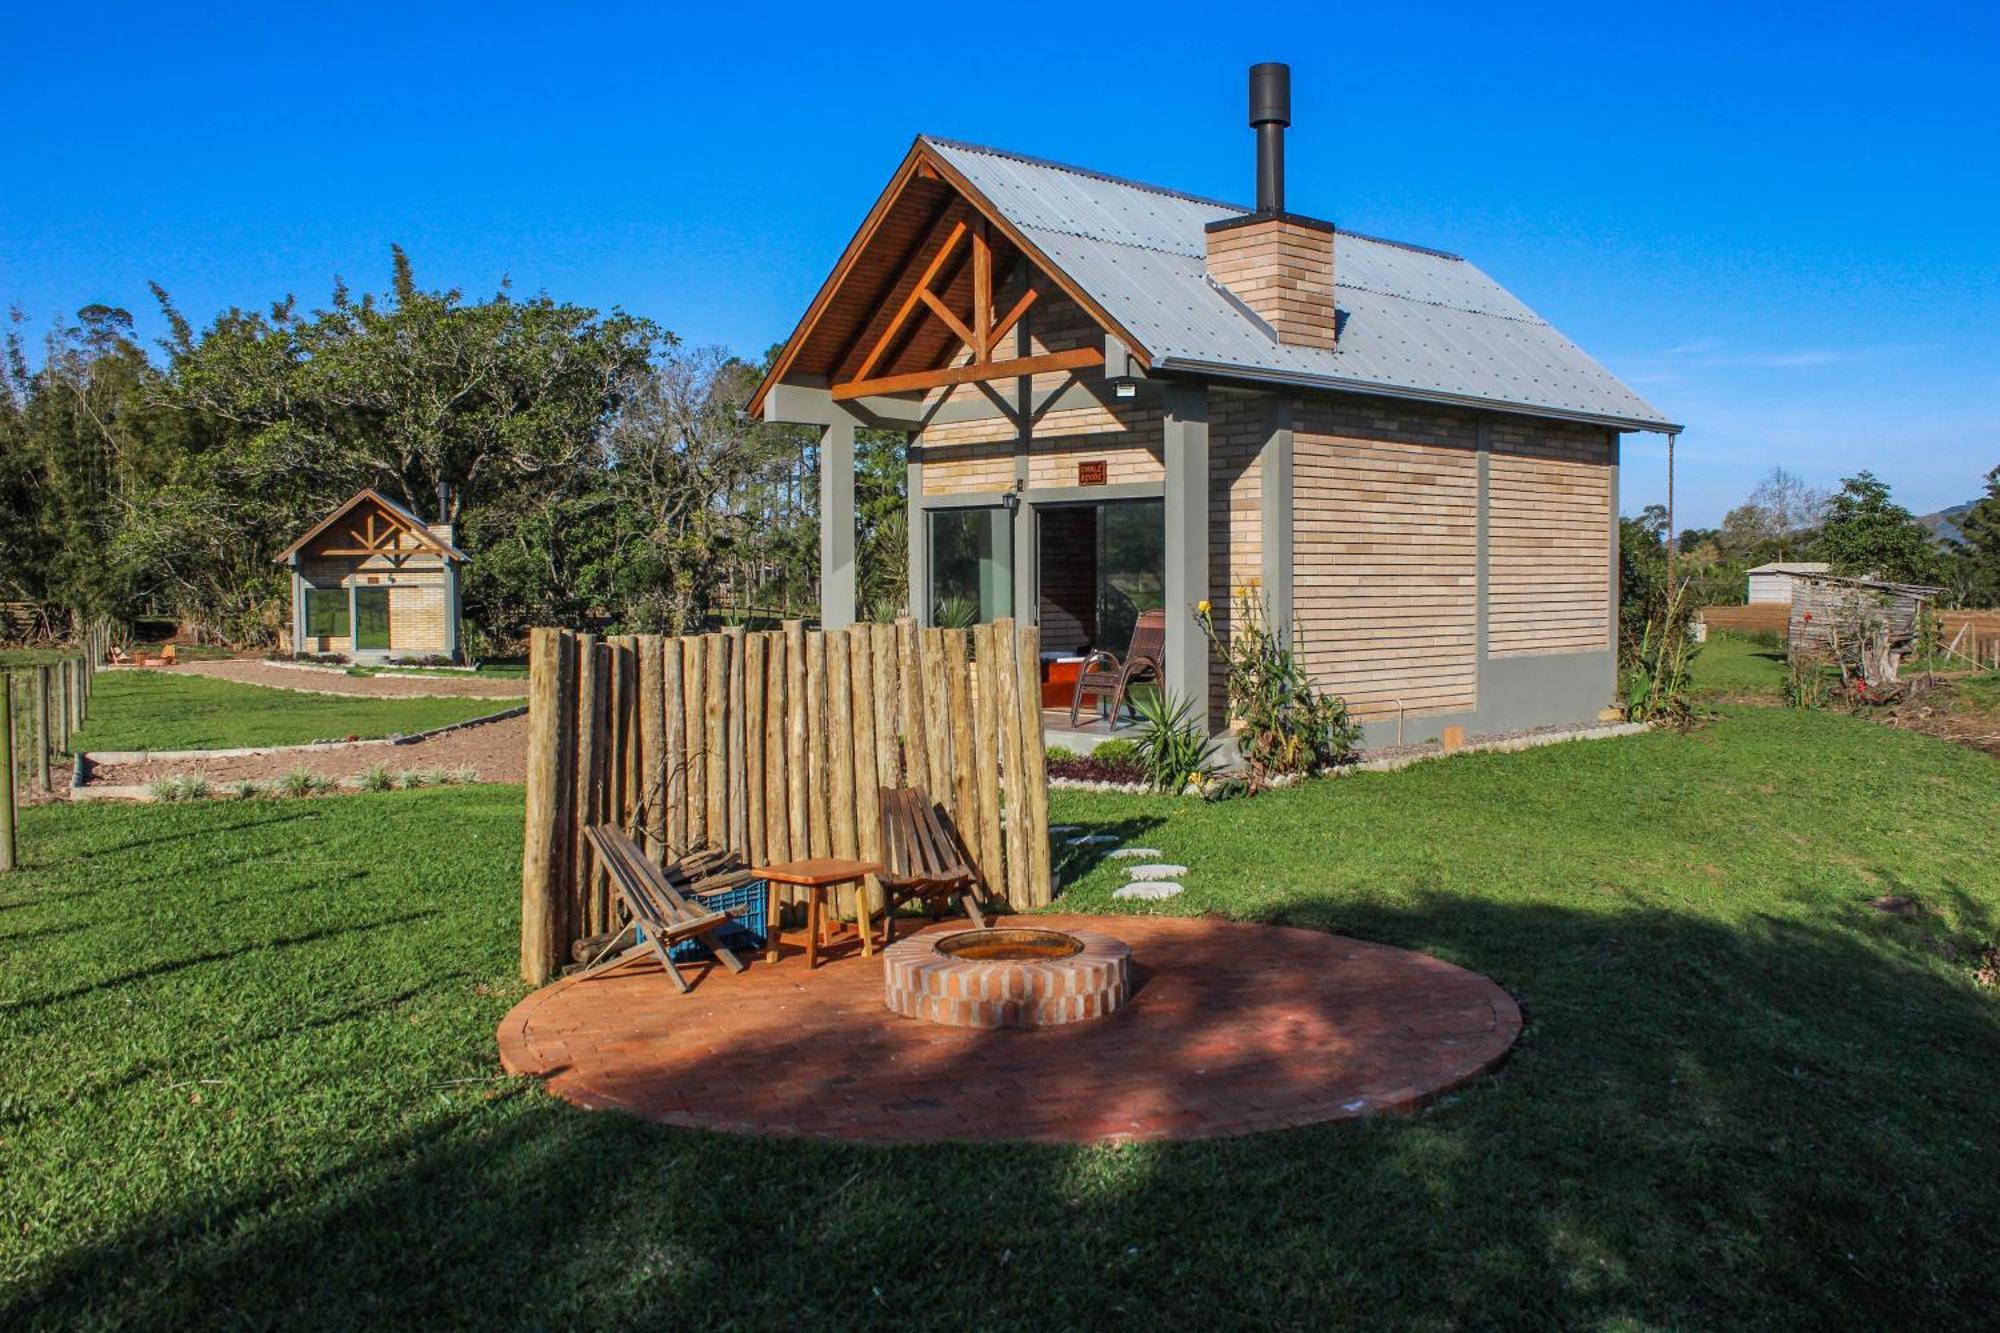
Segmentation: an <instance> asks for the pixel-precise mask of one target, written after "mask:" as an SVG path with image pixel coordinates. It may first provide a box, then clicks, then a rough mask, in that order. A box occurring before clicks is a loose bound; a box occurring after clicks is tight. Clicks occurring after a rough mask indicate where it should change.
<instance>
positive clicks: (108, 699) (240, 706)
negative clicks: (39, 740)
mask: <svg viewBox="0 0 2000 1333" xmlns="http://www.w3.org/2000/svg"><path fill="white" fill-rule="evenodd" d="M517 702H518V701H514V700H507V699H498V700H495V699H351V698H345V697H343V696H341V695H337V694H306V693H302V692H300V691H297V690H274V689H267V688H265V687H264V686H261V685H241V684H238V683H236V682H235V681H228V680H213V679H210V678H208V677H206V676H180V675H167V674H163V673H160V672H150V671H107V672H104V673H102V674H100V675H99V676H98V678H97V685H96V688H95V689H94V691H93V692H92V694H91V715H90V723H89V725H88V726H86V727H84V729H83V730H82V731H81V732H79V733H78V736H77V739H76V747H77V748H78V749H82V750H211V749H223V748H229V747H234V746H243V745H303V744H305V743H306V742H308V741H316V740H328V739H333V738H339V737H347V736H354V737H357V738H359V739H364V740H366V739H370V738H373V737H377V736H392V735H405V736H407V735H409V734H411V733H413V732H418V731H424V730H427V729H428V728H431V727H441V726H444V725H445V724H446V723H448V722H462V721H464V720H465V719H467V718H473V717H484V716H485V715H487V714H488V713H497V712H500V711H501V710H502V709H505V708H509V707H513V706H514V705H515V704H516V703H517Z"/></svg>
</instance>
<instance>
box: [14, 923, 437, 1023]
mask: <svg viewBox="0 0 2000 1333" xmlns="http://www.w3.org/2000/svg"><path fill="white" fill-rule="evenodd" d="M439 915H441V913H440V912H439V911H438V909H436V908H428V909H426V910H424V911H421V912H402V913H399V914H397V915H395V916H389V917H382V918H379V919H377V920H374V921H361V922H355V923H353V924H349V925H341V926H323V927H320V928H319V929H317V930H305V931H300V932H298V933H297V934H294V935H280V936H278V937H277V938H275V939H268V940H250V941H247V942H245V943H243V944H239V945H237V946H236V947H235V948H233V949H212V950H208V951H206V952H203V953H195V954H188V955H186V956H185V957H181V958H170V959H164V960H162V961H160V962H157V963H151V964H148V965H147V966H145V967H136V968H133V969H131V970H130V971H127V972H120V973H118V974H116V975H114V976H109V977H104V978H102V979H100V980H98V981H93V982H89V983H87V984H85V985H82V986H72V987H71V988H70V989H68V990H60V991H51V992H49V993H48V994H47V995H34V996H30V997H28V998H27V999H24V1000H12V1001H8V1002H6V1003H4V1004H0V1014H19V1013H28V1012H31V1011H33V1010H37V1009H47V1008H50V1007H52V1006H55V1005H59V1004H62V1003H63V1002H65V1001H67V1000H75V999H79V998H81V997H83V996H86V995H91V994H94V993H96V992H98V991H106V990H115V989H117V988H118V987H120V986H129V985H132V984H134V983H135V982H141V981H150V980H152V979H154V978H156V977H164V976H171V975H172V974H174V973H176V972H182V971H185V970H186V969H188V968H191V967H201V966H204V965H207V964H210V963H226V962H228V961H230V960H231V959H233V958H242V957H244V956H245V955H247V954H252V953H261V952H263V951H264V950H266V949H288V948H292V947H295V946H297V945H301V944H316V943H318V942H320V941H322V940H331V939H338V938H340V937H341V936H343V935H354V934H359V933H361V932H363V931H371V930H386V929H388V928H389V927H391V926H400V925H408V924H409V923H411V922H413V921H425V920H429V919H431V918H433V917H436V916H439ZM54 933H58V934H60V933H64V932H61V931H58V932H54Z"/></svg>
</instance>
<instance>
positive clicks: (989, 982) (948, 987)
mask: <svg viewBox="0 0 2000 1333" xmlns="http://www.w3.org/2000/svg"><path fill="white" fill-rule="evenodd" d="M1131 957H1132V950H1131V947H1130V946H1128V945H1127V944H1126V943H1125V942H1124V941H1123V940H1118V939H1113V938H1112V937H1111V936H1109V935H1103V934H1099V933H1098V932H1096V931H1094V930H1069V931H1061V930H1048V929H1042V928H1038V927H1032V926H1012V927H1005V928H1001V929H995V930H961V931H954V932H953V933H951V934H949V935H918V936H913V937H911V938H909V939H904V940H898V941H897V942H896V943H895V944H893V945H891V946H889V948H888V950H887V951H886V952H885V953H884V955H883V959H882V998H883V1002H884V1003H885V1004H887V1005H888V1007H889V1008H890V1009H891V1010H893V1011H894V1012H896V1013H899V1014H901V1015H903V1016H904V1017H905V1018H921V1019H928V1020H929V1021H931V1022H933V1023H944V1024H946V1025H948V1026H951V1027H976V1028H1036V1027H1055V1026H1057V1025H1058V1024H1062V1023H1078V1022H1082V1021H1083V1020H1085V1019H1091V1018H1102V1017H1103V1016H1104V1015H1106V1014H1108V1013H1110V1012H1111V1011H1113V1010H1114V1009H1116V1008H1118V1006H1119V1005H1121V1004H1123V1003H1124V1002H1125V997H1126V996H1127V994H1129V993H1130V991H1131V977H1130V962H1131Z"/></svg>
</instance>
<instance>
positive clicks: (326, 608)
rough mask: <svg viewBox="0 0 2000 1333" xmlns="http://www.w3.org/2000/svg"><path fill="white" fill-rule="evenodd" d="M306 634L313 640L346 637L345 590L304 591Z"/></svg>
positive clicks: (317, 589) (309, 589)
mask: <svg viewBox="0 0 2000 1333" xmlns="http://www.w3.org/2000/svg"><path fill="white" fill-rule="evenodd" d="M306 634H307V636H308V637H310V638H314V639H344V638H346V637H347V589H345V588H307V589H306Z"/></svg>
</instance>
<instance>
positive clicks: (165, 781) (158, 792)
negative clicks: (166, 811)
mask: <svg viewBox="0 0 2000 1333" xmlns="http://www.w3.org/2000/svg"><path fill="white" fill-rule="evenodd" d="M146 794H147V795H148V796H151V797H152V798H153V799H154V800H156V801H159V802H161V803H162V804H165V803H168V802H171V801H178V800H180V799H181V784H180V779H179V778H154V779H153V780H152V781H151V782H149V783H147V784H146Z"/></svg>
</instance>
